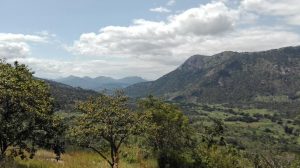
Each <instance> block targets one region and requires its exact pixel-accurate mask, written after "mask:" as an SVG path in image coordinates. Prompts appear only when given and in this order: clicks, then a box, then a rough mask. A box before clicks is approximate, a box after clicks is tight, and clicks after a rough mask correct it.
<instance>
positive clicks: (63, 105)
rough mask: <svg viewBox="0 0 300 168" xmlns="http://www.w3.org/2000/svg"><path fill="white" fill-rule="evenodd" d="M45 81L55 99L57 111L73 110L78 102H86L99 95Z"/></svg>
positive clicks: (90, 91)
mask: <svg viewBox="0 0 300 168" xmlns="http://www.w3.org/2000/svg"><path fill="white" fill-rule="evenodd" d="M43 80H44V81H45V82H46V83H47V84H49V86H50V90H51V95H52V97H53V98H54V105H55V110H72V108H73V106H74V104H75V102H76V101H84V100H87V99H88V98H89V97H91V96H96V95H98V93H97V92H95V91H92V90H84V89H81V88H74V87H72V86H68V85H65V84H62V83H58V82H54V81H50V80H45V79H43Z"/></svg>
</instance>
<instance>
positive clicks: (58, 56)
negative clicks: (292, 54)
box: [0, 0, 300, 79]
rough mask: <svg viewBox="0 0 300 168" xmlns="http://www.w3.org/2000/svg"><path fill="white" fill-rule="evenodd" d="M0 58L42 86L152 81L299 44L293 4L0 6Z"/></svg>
mask: <svg viewBox="0 0 300 168" xmlns="http://www.w3.org/2000/svg"><path fill="white" fill-rule="evenodd" d="M0 21H1V26H0V58H5V59H6V60H7V61H8V62H10V61H14V60H18V61H20V62H22V63H25V64H27V65H28V66H29V67H30V68H31V69H32V70H33V71H35V72H36V75H37V76H39V77H44V78H59V77H64V76H68V75H76V76H91V77H96V76H112V77H115V78H121V77H125V76H141V77H144V78H146V79H156V78H158V77H160V76H162V75H163V74H165V73H167V72H169V71H171V70H173V69H175V68H176V67H177V66H179V65H180V64H181V63H182V62H183V61H184V60H185V59H187V58H188V57H189V56H191V55H194V54H205V55H212V54H215V53H218V52H221V51H224V50H233V51H259V50H266V49H272V48H278V47H284V46H290V45H299V44H300V31H299V30H300V29H299V26H300V4H299V2H297V0H213V1H212V0H198V1H197V0H127V1H120V0H118V1H117V0H101V1H100V0H75V1H74V0H73V1H72V0H26V1H22V0H0Z"/></svg>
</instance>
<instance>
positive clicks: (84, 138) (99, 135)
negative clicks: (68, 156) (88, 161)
mask: <svg viewBox="0 0 300 168" xmlns="http://www.w3.org/2000/svg"><path fill="white" fill-rule="evenodd" d="M78 110H80V111H81V112H82V115H81V116H79V117H78V118H77V120H76V121H75V123H74V125H75V127H74V128H73V129H71V131H70V136H71V138H72V139H74V141H75V142H76V143H77V144H79V145H80V146H82V147H85V148H89V149H91V150H93V151H94V152H96V153H98V154H99V155H100V156H101V157H102V158H104V159H105V160H106V161H107V163H108V164H109V165H110V166H111V167H112V168H117V167H118V166H119V159H120V158H119V154H120V147H121V146H122V144H124V142H125V141H126V140H127V139H128V137H129V136H131V135H133V134H135V133H137V131H138V126H139V121H140V120H139V115H138V114H137V113H135V112H133V111H131V110H130V108H129V107H128V97H126V96H125V95H124V93H123V92H122V91H116V92H115V93H114V94H113V95H112V96H110V95H104V94H102V95H100V96H99V97H97V98H90V100H88V101H86V102H81V103H79V104H78ZM108 152H109V153H110V155H109V156H110V157H107V155H106V154H107V153H108Z"/></svg>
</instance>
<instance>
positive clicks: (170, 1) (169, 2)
mask: <svg viewBox="0 0 300 168" xmlns="http://www.w3.org/2000/svg"><path fill="white" fill-rule="evenodd" d="M175 3H176V1H175V0H169V1H168V2H167V6H173V5H174V4H175Z"/></svg>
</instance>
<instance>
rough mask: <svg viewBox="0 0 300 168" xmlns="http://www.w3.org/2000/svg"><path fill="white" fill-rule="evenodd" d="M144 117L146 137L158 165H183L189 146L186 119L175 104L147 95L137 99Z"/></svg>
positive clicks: (190, 141) (190, 142) (190, 144)
mask: <svg viewBox="0 0 300 168" xmlns="http://www.w3.org/2000/svg"><path fill="white" fill-rule="evenodd" d="M140 107H141V108H142V109H143V111H144V112H145V113H146V116H147V121H148V122H147V124H148V126H147V132H146V139H147V142H148V144H149V145H150V146H152V147H153V149H154V151H155V152H156V153H157V154H158V164H159V167H161V168H164V167H173V168H176V167H185V166H186V165H185V164H186V162H188V161H187V160H186V159H187V158H186V157H187V155H186V154H187V152H189V151H191V150H189V149H188V148H189V147H192V146H193V144H192V135H193V134H192V131H191V128H190V127H189V119H188V118H187V117H186V116H185V115H184V114H183V113H182V112H181V111H180V110H179V109H178V108H177V107H176V106H174V105H172V104H168V103H165V102H163V101H161V100H159V99H156V98H154V97H153V96H149V97H148V98H147V99H144V100H142V101H141V102H140Z"/></svg>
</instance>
